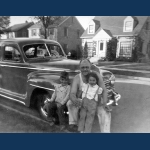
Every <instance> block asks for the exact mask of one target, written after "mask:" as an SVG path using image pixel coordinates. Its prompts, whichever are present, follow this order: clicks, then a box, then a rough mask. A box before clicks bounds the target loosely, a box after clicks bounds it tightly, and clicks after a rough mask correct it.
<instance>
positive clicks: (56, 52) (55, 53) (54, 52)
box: [46, 44, 64, 57]
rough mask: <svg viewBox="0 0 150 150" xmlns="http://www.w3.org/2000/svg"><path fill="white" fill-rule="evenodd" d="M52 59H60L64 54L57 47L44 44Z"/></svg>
mask: <svg viewBox="0 0 150 150" xmlns="http://www.w3.org/2000/svg"><path fill="white" fill-rule="evenodd" d="M46 45H47V47H48V50H49V52H50V54H51V56H52V57H62V56H64V53H63V51H62V49H61V47H60V46H59V45H54V44H46Z"/></svg>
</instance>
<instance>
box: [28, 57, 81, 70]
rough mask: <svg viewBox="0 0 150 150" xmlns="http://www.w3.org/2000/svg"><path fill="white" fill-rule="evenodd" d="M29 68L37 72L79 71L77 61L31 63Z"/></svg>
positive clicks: (58, 60)
mask: <svg viewBox="0 0 150 150" xmlns="http://www.w3.org/2000/svg"><path fill="white" fill-rule="evenodd" d="M30 66H32V67H33V68H37V69H39V70H66V71H67V70H68V71H79V60H71V59H55V60H50V61H46V62H40V63H39V62H32V63H30Z"/></svg>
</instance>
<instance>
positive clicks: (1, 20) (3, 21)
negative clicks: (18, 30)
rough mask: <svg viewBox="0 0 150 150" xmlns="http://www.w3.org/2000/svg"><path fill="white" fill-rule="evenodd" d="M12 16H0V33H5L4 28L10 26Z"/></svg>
mask: <svg viewBox="0 0 150 150" xmlns="http://www.w3.org/2000/svg"><path fill="white" fill-rule="evenodd" d="M9 23H10V16H0V34H1V33H3V31H2V30H3V29H5V28H6V27H8V26H9Z"/></svg>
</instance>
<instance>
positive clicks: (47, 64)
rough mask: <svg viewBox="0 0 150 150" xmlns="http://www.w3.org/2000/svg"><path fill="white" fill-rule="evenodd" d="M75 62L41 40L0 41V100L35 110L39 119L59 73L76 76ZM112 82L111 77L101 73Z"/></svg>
mask: <svg viewBox="0 0 150 150" xmlns="http://www.w3.org/2000/svg"><path fill="white" fill-rule="evenodd" d="M78 67H79V61H77V60H70V59H68V58H67V56H66V54H65V52H64V51H63V48H62V47H61V45H60V44H59V43H58V42H56V41H51V40H44V39H29V38H21V39H7V40H1V41H0V96H2V97H5V98H8V99H10V100H14V101H17V102H20V103H22V104H24V105H25V106H27V107H36V108H37V109H38V111H39V113H40V114H41V116H42V117H43V118H45V119H46V118H47V113H46V112H45V110H43V105H44V101H45V100H46V99H47V98H50V97H51V95H52V93H53V92H54V86H55V85H56V84H58V83H59V74H60V72H61V71H64V70H65V71H67V72H69V75H70V80H72V78H73V77H74V76H75V75H76V74H77V73H79V68H78ZM101 74H102V76H108V77H110V78H111V79H112V82H114V80H115V78H114V76H113V74H112V73H111V72H109V71H106V70H101Z"/></svg>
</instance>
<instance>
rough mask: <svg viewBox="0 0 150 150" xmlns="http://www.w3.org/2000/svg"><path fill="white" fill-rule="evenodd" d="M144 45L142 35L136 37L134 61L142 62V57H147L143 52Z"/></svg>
mask: <svg viewBox="0 0 150 150" xmlns="http://www.w3.org/2000/svg"><path fill="white" fill-rule="evenodd" d="M142 46H143V41H142V39H141V38H140V37H136V38H135V43H134V45H133V49H132V61H133V62H140V61H141V59H142V58H144V57H145V55H144V54H143V53H142Z"/></svg>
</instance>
